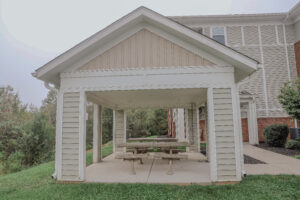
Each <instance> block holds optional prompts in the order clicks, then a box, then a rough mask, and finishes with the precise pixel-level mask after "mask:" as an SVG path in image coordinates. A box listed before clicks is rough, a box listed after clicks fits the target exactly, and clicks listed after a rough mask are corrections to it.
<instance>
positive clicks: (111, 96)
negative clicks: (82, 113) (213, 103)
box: [87, 88, 207, 109]
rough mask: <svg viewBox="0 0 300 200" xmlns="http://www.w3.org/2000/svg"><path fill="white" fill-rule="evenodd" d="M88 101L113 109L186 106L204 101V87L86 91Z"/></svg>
mask: <svg viewBox="0 0 300 200" xmlns="http://www.w3.org/2000/svg"><path fill="white" fill-rule="evenodd" d="M87 99H88V101H91V102H94V103H97V104H102V105H103V106H106V107H110V108H114V109H118V108H119V109H129V108H188V107H191V104H193V103H194V104H196V105H201V104H203V103H205V102H206V99H207V98H206V89H204V88H202V89H165V90H161V89H160V90H131V91H101V92H98V91H97V92H87Z"/></svg>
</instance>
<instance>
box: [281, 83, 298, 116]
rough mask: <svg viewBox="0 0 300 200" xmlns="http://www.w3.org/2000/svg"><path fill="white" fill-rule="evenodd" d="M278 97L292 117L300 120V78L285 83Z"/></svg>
mask: <svg viewBox="0 0 300 200" xmlns="http://www.w3.org/2000/svg"><path fill="white" fill-rule="evenodd" d="M278 99H279V102H280V103H281V105H282V107H283V108H284V110H285V111H286V112H287V113H288V114H289V115H290V116H291V117H292V118H294V119H298V120H300V78H298V79H297V80H296V81H294V82H288V83H285V84H284V86H283V87H282V88H281V93H280V95H279V96H278Z"/></svg>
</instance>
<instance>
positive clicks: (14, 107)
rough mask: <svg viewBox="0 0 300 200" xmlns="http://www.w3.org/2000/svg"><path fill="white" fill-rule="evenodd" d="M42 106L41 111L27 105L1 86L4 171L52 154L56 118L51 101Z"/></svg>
mask: <svg viewBox="0 0 300 200" xmlns="http://www.w3.org/2000/svg"><path fill="white" fill-rule="evenodd" d="M44 105H45V106H44V108H43V111H41V110H42V109H41V110H40V109H38V108H35V107H34V106H29V107H28V106H27V105H25V104H22V102H21V100H20V99H19V96H18V94H17V93H16V92H14V90H13V88H11V87H9V86H8V87H6V88H2V89H0V154H1V155H2V156H1V160H0V162H2V163H3V165H4V171H5V172H13V171H17V170H20V169H22V168H24V167H25V166H30V165H33V164H35V163H41V162H44V161H46V160H49V159H51V157H53V155H54V154H53V151H54V138H55V134H54V132H55V131H54V126H53V123H55V120H54V121H53V119H51V114H49V113H51V111H49V108H52V107H53V105H52V104H51V103H50V102H49V103H47V104H44ZM54 115H55V113H54ZM0 164H1V163H0Z"/></svg>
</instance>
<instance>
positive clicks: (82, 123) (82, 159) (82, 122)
mask: <svg viewBox="0 0 300 200" xmlns="http://www.w3.org/2000/svg"><path fill="white" fill-rule="evenodd" d="M79 99H80V100H79V163H78V165H79V180H81V181H83V180H85V168H86V94H85V91H80V98H79Z"/></svg>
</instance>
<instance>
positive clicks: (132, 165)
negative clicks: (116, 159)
mask: <svg viewBox="0 0 300 200" xmlns="http://www.w3.org/2000/svg"><path fill="white" fill-rule="evenodd" d="M130 174H132V175H135V174H136V173H135V170H134V160H133V159H132V160H131V171H130Z"/></svg>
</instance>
